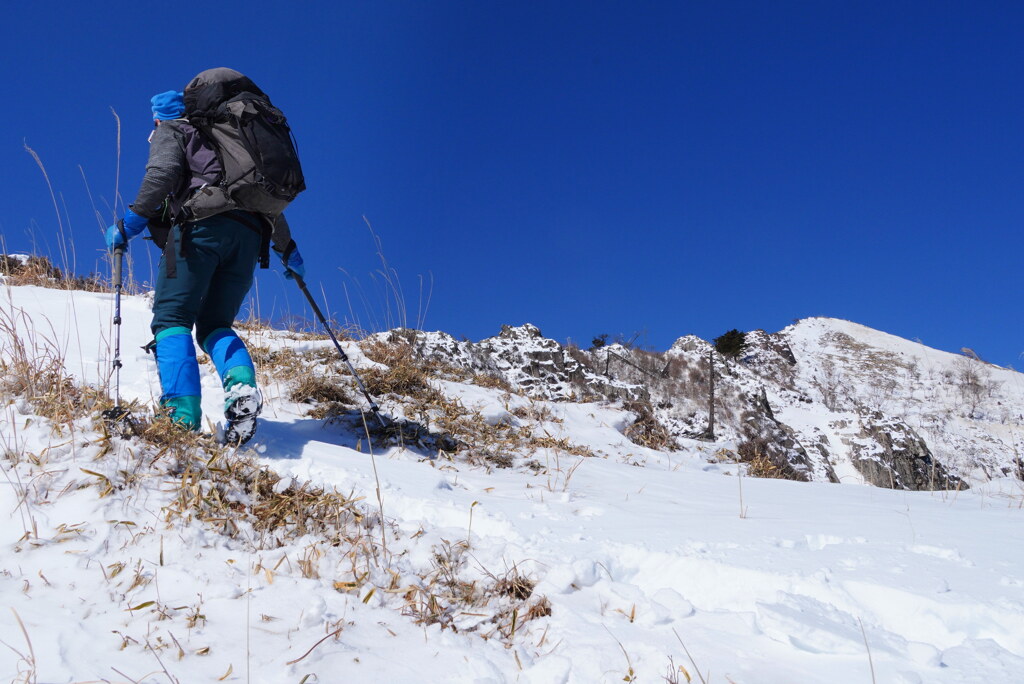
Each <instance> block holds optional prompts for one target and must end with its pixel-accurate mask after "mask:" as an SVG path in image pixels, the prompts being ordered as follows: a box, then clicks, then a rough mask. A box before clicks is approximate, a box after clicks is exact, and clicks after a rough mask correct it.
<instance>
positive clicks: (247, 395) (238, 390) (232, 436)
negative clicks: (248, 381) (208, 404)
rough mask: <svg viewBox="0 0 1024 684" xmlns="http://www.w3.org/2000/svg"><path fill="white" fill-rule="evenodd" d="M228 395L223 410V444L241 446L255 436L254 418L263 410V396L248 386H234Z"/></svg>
mask: <svg viewBox="0 0 1024 684" xmlns="http://www.w3.org/2000/svg"><path fill="white" fill-rule="evenodd" d="M228 395H229V396H228V399H227V402H226V408H225V409H224V417H225V418H226V419H227V425H225V427H224V442H225V443H227V444H231V445H236V446H241V445H243V444H245V443H246V442H248V441H249V440H250V439H252V437H253V435H255V434H256V416H258V415H260V411H262V410H263V395H262V394H260V391H259V390H258V389H256V388H255V387H251V386H249V385H236V386H235V387H233V388H231V391H230V392H229V393H228ZM231 395H234V396H231Z"/></svg>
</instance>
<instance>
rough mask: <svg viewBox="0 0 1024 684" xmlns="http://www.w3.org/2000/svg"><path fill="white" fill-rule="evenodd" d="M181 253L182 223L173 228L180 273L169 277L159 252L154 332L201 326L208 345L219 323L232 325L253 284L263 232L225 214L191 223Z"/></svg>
mask: <svg viewBox="0 0 1024 684" xmlns="http://www.w3.org/2000/svg"><path fill="white" fill-rule="evenodd" d="M190 233H191V235H190V237H189V238H188V240H187V242H186V244H185V245H184V254H182V249H183V245H182V241H181V228H180V227H178V226H175V227H174V240H175V248H176V250H175V251H176V252H177V258H176V259H175V266H176V268H177V277H175V278H168V277H167V264H166V258H165V257H163V256H161V257H160V267H159V269H158V272H157V279H156V295H155V299H154V301H153V323H152V325H151V326H150V327H151V328H152V330H153V334H154V335H158V334H159V333H160V331H162V330H166V329H167V328H187V329H188V330H191V329H192V328H193V327H195V329H196V339H197V340H198V341H199V343H200V344H203V343H204V342H205V340H206V338H207V337H208V336H209V334H210V333H212V332H213V331H214V330H217V329H218V328H230V327H231V325H232V324H233V323H234V322H235V316H237V315H238V310H239V309H240V308H241V307H242V302H243V301H244V300H245V295H246V294H248V293H249V289H250V288H251V287H252V281H253V270H254V269H255V267H256V260H257V258H258V257H259V251H260V235H259V234H258V233H257V232H256V231H254V230H252V229H251V228H248V227H246V226H245V225H243V224H241V223H239V222H238V221H235V220H232V219H231V218H230V217H228V216H225V215H223V214H222V215H218V216H211V217H210V218H208V219H203V220H202V221H199V222H197V223H194V224H192V227H191V229H190Z"/></svg>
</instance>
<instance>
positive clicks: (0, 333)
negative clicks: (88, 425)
mask: <svg viewBox="0 0 1024 684" xmlns="http://www.w3.org/2000/svg"><path fill="white" fill-rule="evenodd" d="M0 390H3V391H4V392H6V393H8V394H10V395H14V396H21V397H24V398H25V399H26V400H27V401H28V402H29V403H30V404H31V405H32V407H33V408H34V409H35V411H36V412H37V413H38V414H39V415H41V416H43V417H45V418H48V419H49V420H50V421H51V422H52V423H53V425H54V429H55V430H56V431H57V432H58V434H61V433H62V432H63V430H64V429H66V428H68V429H69V428H70V427H71V424H72V423H73V421H75V420H77V419H79V418H82V417H84V416H86V415H89V414H90V413H94V412H95V413H98V412H99V411H101V410H103V409H104V408H109V402H108V400H107V399H106V397H105V396H104V394H103V393H102V392H101V391H100V390H98V389H96V388H93V387H80V386H78V385H76V384H75V382H74V381H73V380H72V378H71V376H70V375H69V374H68V373H67V370H66V369H65V366H64V352H63V350H61V349H60V347H59V346H58V345H57V343H56V342H54V341H53V340H52V339H49V338H46V337H42V336H40V335H38V334H37V333H36V331H35V327H34V325H33V324H32V321H31V319H29V317H28V315H27V314H26V313H25V312H24V311H21V312H18V313H14V312H12V311H10V310H0Z"/></svg>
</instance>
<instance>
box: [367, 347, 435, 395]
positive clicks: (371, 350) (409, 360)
mask: <svg viewBox="0 0 1024 684" xmlns="http://www.w3.org/2000/svg"><path fill="white" fill-rule="evenodd" d="M363 353H365V354H366V356H367V357H368V358H369V359H370V360H371V361H376V362H377V363H380V364H383V365H384V366H386V368H383V369H382V368H379V367H376V366H375V367H372V368H367V369H366V370H365V371H361V372H360V376H361V377H362V379H363V383H364V384H365V385H366V389H367V391H369V393H370V394H371V395H373V396H380V395H384V394H398V395H405V396H412V397H426V396H428V395H432V394H436V393H437V392H436V390H434V389H433V388H432V387H431V386H430V383H429V382H428V377H429V376H428V373H427V368H426V364H424V363H423V362H421V361H420V360H419V359H417V358H416V355H415V353H414V352H413V348H412V346H411V345H408V344H404V343H397V344H388V343H386V342H381V341H376V340H375V341H373V342H370V343H368V344H365V345H364V346H363Z"/></svg>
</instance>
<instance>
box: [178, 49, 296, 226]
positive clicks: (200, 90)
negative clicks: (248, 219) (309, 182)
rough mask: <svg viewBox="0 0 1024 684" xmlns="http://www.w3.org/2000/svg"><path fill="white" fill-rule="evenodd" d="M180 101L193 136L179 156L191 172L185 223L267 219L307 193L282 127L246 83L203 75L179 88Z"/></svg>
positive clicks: (221, 74)
mask: <svg viewBox="0 0 1024 684" xmlns="http://www.w3.org/2000/svg"><path fill="white" fill-rule="evenodd" d="M184 99H185V118H187V119H188V121H189V123H190V124H191V126H192V127H194V128H195V129H196V131H197V135H189V136H188V140H187V145H186V150H185V153H186V158H187V159H188V163H189V166H190V168H191V170H192V179H191V188H190V193H189V195H188V196H187V198H185V200H184V202H183V210H184V214H185V217H186V220H197V219H202V218H206V217H208V216H213V215H214V214H220V213H223V212H225V211H230V210H231V209H243V210H245V211H251V212H255V213H258V214H263V215H264V216H267V217H270V218H273V217H276V216H278V215H279V214H281V213H282V212H283V211H284V209H285V207H287V206H288V204H289V202H291V201H292V200H294V199H295V197H296V196H297V195H298V194H299V193H300V192H302V191H303V190H305V189H306V182H305V178H304V177H303V175H302V166H301V165H300V164H299V155H298V153H297V152H296V150H295V143H294V138H293V136H292V131H291V128H289V126H288V120H287V119H286V118H285V116H284V114H282V113H281V110H279V109H277V108H276V107H274V105H273V104H271V102H270V98H269V97H267V95H266V94H265V93H264V92H263V91H262V90H260V88H259V87H258V86H257V85H256V84H255V83H253V82H252V81H251V80H250V79H249V78H247V77H245V76H243V75H242V74H240V73H239V72H237V71H235V70H233V69H226V68H223V67H221V68H217V69H209V70H207V71H204V72H202V73H200V74H199V75H198V76H196V77H195V78H194V79H192V81H191V82H190V83H189V84H188V86H186V87H185V98H184ZM211 152H212V154H211Z"/></svg>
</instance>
